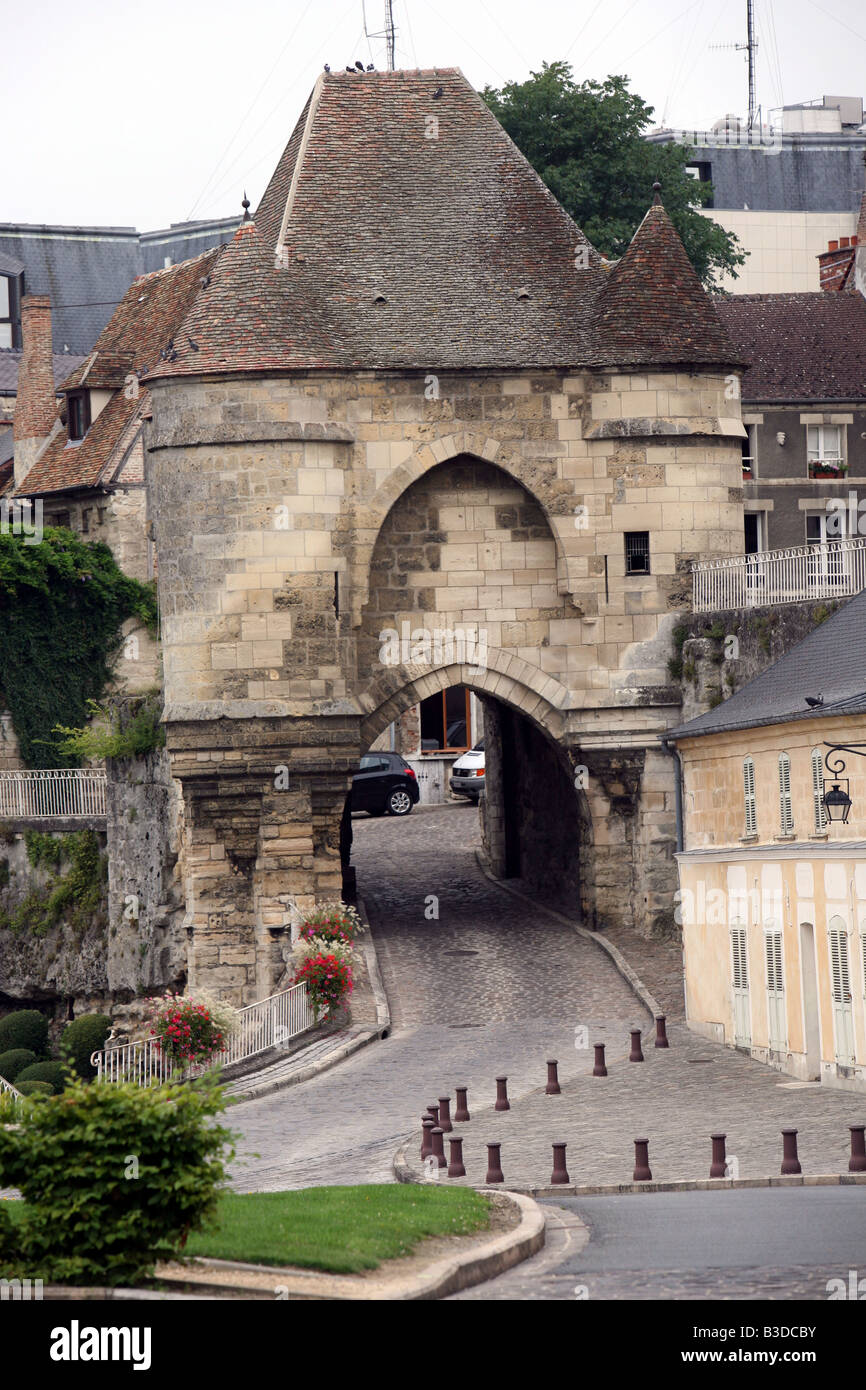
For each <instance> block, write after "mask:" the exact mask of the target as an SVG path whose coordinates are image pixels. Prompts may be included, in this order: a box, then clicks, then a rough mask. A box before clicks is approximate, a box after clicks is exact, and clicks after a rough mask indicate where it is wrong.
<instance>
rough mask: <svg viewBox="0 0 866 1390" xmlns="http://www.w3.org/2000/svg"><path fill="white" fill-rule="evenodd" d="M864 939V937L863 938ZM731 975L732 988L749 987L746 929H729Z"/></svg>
mask: <svg viewBox="0 0 866 1390" xmlns="http://www.w3.org/2000/svg"><path fill="white" fill-rule="evenodd" d="M864 939H866V938H864ZM731 976H732V980H733V985H734V989H748V988H749V966H748V956H747V954H746V929H745V927H733V928H732V929H731Z"/></svg>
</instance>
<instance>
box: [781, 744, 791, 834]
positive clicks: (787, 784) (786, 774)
mask: <svg viewBox="0 0 866 1390" xmlns="http://www.w3.org/2000/svg"><path fill="white" fill-rule="evenodd" d="M793 833H794V803H793V801H792V799H791V759H790V756H789V754H787V753H780V754H779V834H780V835H783V836H785V837H787V836H789V835H793Z"/></svg>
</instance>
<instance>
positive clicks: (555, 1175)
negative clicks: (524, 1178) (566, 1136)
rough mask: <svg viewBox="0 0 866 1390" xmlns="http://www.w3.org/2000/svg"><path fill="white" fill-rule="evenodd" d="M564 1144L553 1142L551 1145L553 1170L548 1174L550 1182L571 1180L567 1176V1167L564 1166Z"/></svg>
mask: <svg viewBox="0 0 866 1390" xmlns="http://www.w3.org/2000/svg"><path fill="white" fill-rule="evenodd" d="M565 1149H566V1145H565V1144H554V1146H553V1172H552V1173H551V1175H550V1181H551V1183H552V1184H554V1185H556V1184H557V1183H565V1182H571V1178H570V1177H569V1176H568V1169H567V1168H566V1166H565Z"/></svg>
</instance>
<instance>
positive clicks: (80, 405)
mask: <svg viewBox="0 0 866 1390" xmlns="http://www.w3.org/2000/svg"><path fill="white" fill-rule="evenodd" d="M66 424H67V428H68V430H69V438H70V439H83V438H84V436H85V435H86V433H87V431H88V430H89V429H90V392H89V391H68V392H67V395H66Z"/></svg>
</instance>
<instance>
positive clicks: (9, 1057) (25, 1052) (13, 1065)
mask: <svg viewBox="0 0 866 1390" xmlns="http://www.w3.org/2000/svg"><path fill="white" fill-rule="evenodd" d="M36 1061H38V1058H37V1056H36V1053H35V1052H31V1051H30V1048H29V1047H13V1048H10V1050H9V1051H8V1052H2V1053H0V1076H2V1077H3V1080H4V1081H14V1080H15V1078H16V1076H18V1075H19V1073H20V1072H22V1071H23V1070H24V1068H25V1067H29V1066H31V1065H32V1064H33V1063H34V1062H36Z"/></svg>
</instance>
